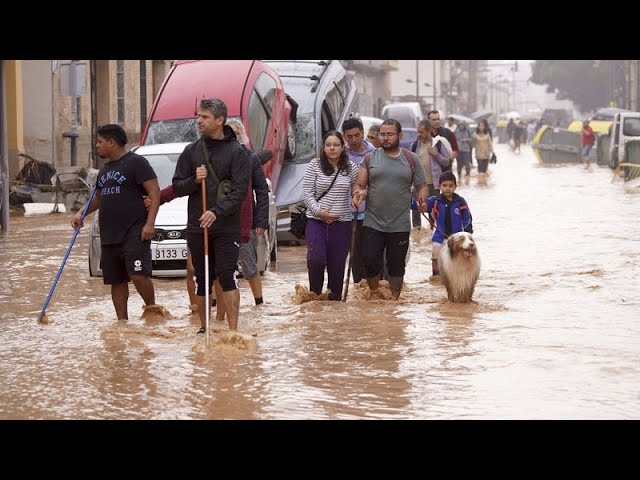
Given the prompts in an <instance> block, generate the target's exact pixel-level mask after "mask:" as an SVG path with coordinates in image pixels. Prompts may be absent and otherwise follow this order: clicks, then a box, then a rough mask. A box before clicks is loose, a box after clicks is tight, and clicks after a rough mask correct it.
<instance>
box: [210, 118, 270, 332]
mask: <svg viewBox="0 0 640 480" xmlns="http://www.w3.org/2000/svg"><path fill="white" fill-rule="evenodd" d="M227 125H229V126H230V127H231V128H232V129H233V131H234V133H235V134H236V138H237V139H238V142H240V143H241V144H242V145H243V146H245V148H247V147H246V144H247V143H248V142H249V139H248V138H247V134H246V132H245V130H244V126H243V125H242V122H240V121H239V120H236V119H232V120H229V122H227ZM247 151H248V153H249V159H250V162H251V182H250V185H251V189H250V193H249V195H250V198H249V197H248V198H247V199H245V202H250V203H251V206H252V221H251V229H250V232H249V239H248V241H246V242H245V241H242V242H241V243H240V256H239V260H240V266H241V268H242V275H243V276H244V278H245V279H246V280H247V281H248V282H249V286H250V287H251V293H253V298H254V300H255V302H256V305H260V304H261V303H263V299H262V279H261V277H260V269H259V267H258V238H260V237H261V236H262V235H264V233H265V232H268V230H269V185H267V179H266V178H265V176H264V172H263V171H262V163H263V162H262V158H261V156H262V157H263V158H264V157H265V156H266V153H267V152H269V153H270V151H268V150H263V151H262V152H260V155H259V154H257V153H255V152H253V151H251V150H249V149H248V148H247ZM243 221H244V219H243ZM269 253H270V252H267V254H269ZM217 291H218V284H217V283H216V292H217ZM223 308H224V305H219V308H218V312H216V316H217V319H218V320H222V319H223V318H224V316H223V315H224V312H221V310H222V309H223ZM220 314H222V315H220Z"/></svg>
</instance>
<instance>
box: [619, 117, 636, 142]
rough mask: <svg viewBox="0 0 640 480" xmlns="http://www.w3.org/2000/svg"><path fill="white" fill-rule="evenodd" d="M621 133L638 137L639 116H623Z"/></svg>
mask: <svg viewBox="0 0 640 480" xmlns="http://www.w3.org/2000/svg"><path fill="white" fill-rule="evenodd" d="M622 134H623V135H625V136H627V137H640V118H625V119H624V124H623V126H622Z"/></svg>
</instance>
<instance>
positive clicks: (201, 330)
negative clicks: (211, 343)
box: [196, 327, 207, 335]
mask: <svg viewBox="0 0 640 480" xmlns="http://www.w3.org/2000/svg"><path fill="white" fill-rule="evenodd" d="M201 333H207V329H206V328H204V327H200V329H199V330H198V331H197V332H196V335H199V334H201Z"/></svg>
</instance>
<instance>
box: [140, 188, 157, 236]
mask: <svg viewBox="0 0 640 480" xmlns="http://www.w3.org/2000/svg"><path fill="white" fill-rule="evenodd" d="M142 186H143V188H144V189H145V190H146V191H147V196H148V197H149V199H150V200H151V204H150V205H149V211H148V212H147V222H146V223H145V224H144V227H142V233H141V234H140V238H141V240H143V241H144V240H151V239H152V238H153V237H154V236H155V234H156V227H155V225H156V215H157V214H158V209H159V208H160V185H158V179H157V178H152V179H149V180H146V181H144V182H143V183H142Z"/></svg>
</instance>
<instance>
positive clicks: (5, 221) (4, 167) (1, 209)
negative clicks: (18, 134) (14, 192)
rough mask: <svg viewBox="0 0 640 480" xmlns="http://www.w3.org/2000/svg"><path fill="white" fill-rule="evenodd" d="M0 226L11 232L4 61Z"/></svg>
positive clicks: (0, 99)
mask: <svg viewBox="0 0 640 480" xmlns="http://www.w3.org/2000/svg"><path fill="white" fill-rule="evenodd" d="M0 226H1V227H2V231H3V232H5V233H6V232H8V231H9V147H8V145H7V101H6V98H5V80H4V62H3V60H0Z"/></svg>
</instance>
